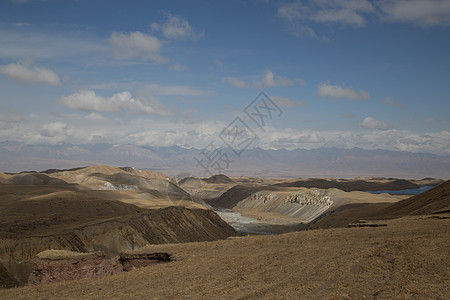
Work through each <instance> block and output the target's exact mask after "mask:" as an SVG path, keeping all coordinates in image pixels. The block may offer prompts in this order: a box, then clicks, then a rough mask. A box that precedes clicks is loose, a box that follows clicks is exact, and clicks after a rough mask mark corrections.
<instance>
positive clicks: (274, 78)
mask: <svg viewBox="0 0 450 300" xmlns="http://www.w3.org/2000/svg"><path fill="white" fill-rule="evenodd" d="M253 84H254V86H256V87H257V88H260V89H264V88H267V87H274V86H286V85H294V84H295V82H294V81H293V80H291V79H288V78H286V77H282V76H279V75H274V74H273V72H272V71H271V70H267V71H266V72H265V74H264V77H263V78H262V79H261V80H256V81H254V82H253Z"/></svg>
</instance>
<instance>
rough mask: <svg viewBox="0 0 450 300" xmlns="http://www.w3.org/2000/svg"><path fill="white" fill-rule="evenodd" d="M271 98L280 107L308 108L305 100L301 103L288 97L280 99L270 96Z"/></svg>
mask: <svg viewBox="0 0 450 300" xmlns="http://www.w3.org/2000/svg"><path fill="white" fill-rule="evenodd" d="M270 98H271V99H272V100H273V101H275V103H276V104H278V105H279V106H282V107H287V108H290V107H301V106H306V105H307V104H306V101H304V100H300V101H295V100H293V99H291V98H287V97H278V96H270Z"/></svg>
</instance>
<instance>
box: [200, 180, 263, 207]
mask: <svg viewBox="0 0 450 300" xmlns="http://www.w3.org/2000/svg"><path fill="white" fill-rule="evenodd" d="M260 190H262V188H261V187H249V186H244V185H236V186H233V187H232V188H230V189H229V190H228V191H226V192H225V193H223V194H222V195H221V196H220V197H219V198H215V199H211V200H208V201H206V202H207V203H208V204H209V205H211V206H214V207H219V208H232V207H234V206H235V205H236V204H238V203H239V201H242V200H244V199H245V198H247V197H248V196H250V195H251V194H253V193H256V192H258V191H260Z"/></svg>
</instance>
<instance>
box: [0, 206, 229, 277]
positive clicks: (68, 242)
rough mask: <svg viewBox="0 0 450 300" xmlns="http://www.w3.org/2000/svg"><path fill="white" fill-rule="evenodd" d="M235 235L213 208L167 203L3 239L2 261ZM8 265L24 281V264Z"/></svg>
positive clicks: (112, 253) (113, 251) (113, 253)
mask: <svg viewBox="0 0 450 300" xmlns="http://www.w3.org/2000/svg"><path fill="white" fill-rule="evenodd" d="M236 235H238V233H237V232H236V231H235V230H234V229H233V228H232V227H231V226H230V225H228V224H227V223H226V222H225V221H223V220H222V219H221V218H220V217H219V216H218V215H217V214H216V213H215V212H213V211H211V210H205V209H187V208H183V207H167V208H163V209H159V210H150V211H144V212H140V213H135V214H131V215H128V216H124V217H116V218H112V219H110V220H104V221H102V222H101V223H94V224H92V225H89V224H84V225H83V226H82V227H79V228H77V229H74V230H72V231H70V232H67V233H54V234H50V233H49V235H46V236H26V237H22V238H14V239H13V238H11V239H6V238H4V239H0V253H1V256H0V263H1V262H3V264H4V265H5V266H9V265H11V264H13V263H15V262H18V261H21V262H26V261H32V260H33V259H34V257H35V255H36V254H37V253H39V252H42V251H44V250H46V249H66V250H72V251H77V252H95V251H101V252H103V253H105V255H107V256H108V257H113V256H116V255H118V254H119V253H120V252H121V251H125V250H133V249H138V248H140V247H143V246H145V245H147V244H165V243H184V242H197V241H213V240H220V239H226V238H228V237H230V236H236ZM24 266H25V265H24ZM7 269H8V272H10V274H11V275H12V276H13V277H12V278H14V280H16V281H19V282H21V283H22V284H23V283H24V279H25V278H26V276H24V275H23V274H26V269H24V267H19V266H17V267H15V268H14V269H11V268H7ZM28 274H29V273H28Z"/></svg>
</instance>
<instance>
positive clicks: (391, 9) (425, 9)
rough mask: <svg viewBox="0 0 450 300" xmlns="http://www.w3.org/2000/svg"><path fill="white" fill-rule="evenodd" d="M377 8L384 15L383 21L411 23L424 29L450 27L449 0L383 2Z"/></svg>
mask: <svg viewBox="0 0 450 300" xmlns="http://www.w3.org/2000/svg"><path fill="white" fill-rule="evenodd" d="M377 6H378V7H379V8H380V9H381V11H382V12H383V13H384V14H383V15H382V20H385V21H388V22H399V23H410V24H413V25H417V26H422V27H431V26H450V1H448V0H426V1H424V0H381V1H378V2H377Z"/></svg>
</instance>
